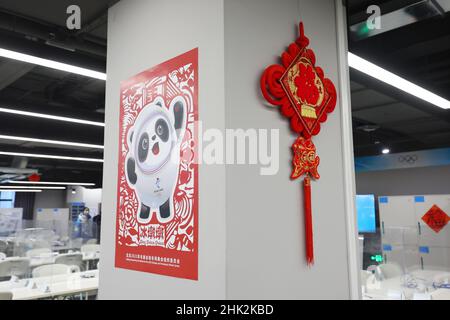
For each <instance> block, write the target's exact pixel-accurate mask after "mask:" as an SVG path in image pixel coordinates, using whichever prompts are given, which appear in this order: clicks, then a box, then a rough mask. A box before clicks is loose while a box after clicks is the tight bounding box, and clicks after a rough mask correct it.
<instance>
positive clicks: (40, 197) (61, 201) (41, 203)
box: [34, 190, 67, 215]
mask: <svg viewBox="0 0 450 320" xmlns="http://www.w3.org/2000/svg"><path fill="white" fill-rule="evenodd" d="M39 208H67V203H66V190H42V192H37V193H36V196H35V198H34V215H36V210H37V209H39Z"/></svg>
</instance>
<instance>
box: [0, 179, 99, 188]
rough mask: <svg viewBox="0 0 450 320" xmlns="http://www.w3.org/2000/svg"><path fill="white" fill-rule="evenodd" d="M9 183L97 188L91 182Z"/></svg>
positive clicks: (12, 181) (11, 181) (16, 182)
mask: <svg viewBox="0 0 450 320" xmlns="http://www.w3.org/2000/svg"><path fill="white" fill-rule="evenodd" d="M8 183H15V184H48V185H63V186H86V187H87V186H95V183H91V182H55V181H14V180H9V181H8Z"/></svg>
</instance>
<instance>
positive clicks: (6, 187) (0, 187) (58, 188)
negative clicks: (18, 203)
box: [0, 186, 66, 190]
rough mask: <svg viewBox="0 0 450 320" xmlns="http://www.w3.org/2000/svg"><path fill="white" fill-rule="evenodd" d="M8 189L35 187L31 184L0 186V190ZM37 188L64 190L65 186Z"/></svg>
mask: <svg viewBox="0 0 450 320" xmlns="http://www.w3.org/2000/svg"><path fill="white" fill-rule="evenodd" d="M2 189H3V190H8V189H36V187H32V186H0V190H2ZM39 189H42V190H44V189H46V190H65V189H66V187H41V186H39Z"/></svg>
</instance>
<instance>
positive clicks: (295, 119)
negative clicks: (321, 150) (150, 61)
mask: <svg viewBox="0 0 450 320" xmlns="http://www.w3.org/2000/svg"><path fill="white" fill-rule="evenodd" d="M299 31H300V35H299V37H298V38H297V40H296V41H295V42H294V43H291V44H290V45H289V47H288V49H287V50H286V51H285V52H283V53H282V55H281V64H274V65H271V66H269V67H267V68H266V70H265V71H264V73H263V74H262V77H261V92H262V94H263V96H264V98H265V99H266V100H267V101H268V102H269V103H270V104H272V105H274V106H278V107H280V112H281V113H282V114H283V115H284V116H285V117H287V118H288V119H289V120H290V126H291V129H292V130H293V131H295V132H297V133H298V134H299V137H298V138H297V140H296V141H295V142H294V144H293V145H292V149H293V153H294V157H293V160H292V164H293V167H294V168H293V172H292V174H291V179H296V178H298V177H300V176H302V175H305V179H304V184H303V192H304V201H305V203H304V211H305V248H306V261H307V264H308V265H311V264H313V263H314V249H313V247H314V246H313V227H312V212H311V185H310V179H311V178H312V179H319V177H320V176H319V173H318V171H317V167H318V165H319V161H320V159H319V157H318V156H317V155H316V147H315V146H314V143H313V142H312V140H311V138H312V136H315V135H317V134H318V133H319V132H320V124H321V123H323V122H325V121H326V120H327V114H328V113H330V112H332V111H333V110H334V108H335V106H336V100H337V97H336V95H337V94H336V89H335V87H334V85H333V82H331V80H330V79H327V78H325V75H324V72H323V70H322V68H320V67H318V66H316V56H315V54H314V52H313V51H312V50H311V49H309V48H308V45H309V39H308V38H307V37H306V36H305V33H304V27H303V23H302V22H300V26H299Z"/></svg>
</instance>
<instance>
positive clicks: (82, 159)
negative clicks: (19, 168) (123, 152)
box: [0, 151, 103, 162]
mask: <svg viewBox="0 0 450 320" xmlns="http://www.w3.org/2000/svg"><path fill="white" fill-rule="evenodd" d="M0 155H4V156H18V157H30V158H44V159H57V160H74V161H88V162H103V159H94V158H81V157H67V156H55V155H50V154H36V153H22V152H4V151H0Z"/></svg>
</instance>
